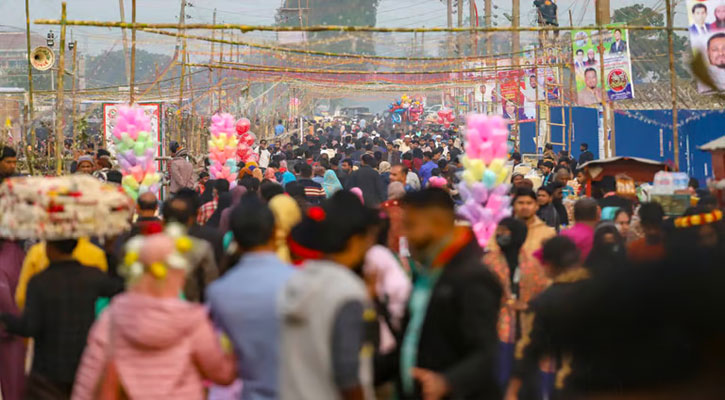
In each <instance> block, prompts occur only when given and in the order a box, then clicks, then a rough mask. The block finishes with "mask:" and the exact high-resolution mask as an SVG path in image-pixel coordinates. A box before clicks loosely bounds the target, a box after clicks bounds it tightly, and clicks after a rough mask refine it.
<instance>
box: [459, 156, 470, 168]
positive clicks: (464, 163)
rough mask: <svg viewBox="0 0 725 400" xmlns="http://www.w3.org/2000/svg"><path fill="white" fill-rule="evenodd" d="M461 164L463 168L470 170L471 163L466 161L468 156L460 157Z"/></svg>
mask: <svg viewBox="0 0 725 400" xmlns="http://www.w3.org/2000/svg"><path fill="white" fill-rule="evenodd" d="M461 164H462V165H463V168H465V169H469V168H471V162H470V160H468V156H463V157H461Z"/></svg>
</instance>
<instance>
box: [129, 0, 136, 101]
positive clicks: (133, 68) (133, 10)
mask: <svg viewBox="0 0 725 400" xmlns="http://www.w3.org/2000/svg"><path fill="white" fill-rule="evenodd" d="M131 21H132V22H133V27H132V28H131V77H130V78H129V80H128V82H129V84H128V86H129V89H130V90H129V92H130V95H129V101H128V103H129V104H133V103H134V100H135V99H134V92H135V91H136V88H135V86H136V0H131Z"/></svg>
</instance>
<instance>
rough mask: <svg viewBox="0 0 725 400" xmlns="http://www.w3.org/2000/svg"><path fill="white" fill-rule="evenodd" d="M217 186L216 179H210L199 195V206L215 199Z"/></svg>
mask: <svg viewBox="0 0 725 400" xmlns="http://www.w3.org/2000/svg"><path fill="white" fill-rule="evenodd" d="M215 186H216V180H209V181H207V182H206V185H205V186H204V191H203V192H202V193H201V196H199V206H203V205H204V204H206V203H208V202H210V201H212V200H214V187H215Z"/></svg>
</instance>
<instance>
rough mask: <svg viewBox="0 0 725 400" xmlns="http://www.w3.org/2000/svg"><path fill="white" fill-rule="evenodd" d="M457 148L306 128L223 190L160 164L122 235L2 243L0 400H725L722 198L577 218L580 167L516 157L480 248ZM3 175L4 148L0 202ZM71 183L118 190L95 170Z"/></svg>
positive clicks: (581, 205)
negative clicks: (161, 192) (465, 202)
mask: <svg viewBox="0 0 725 400" xmlns="http://www.w3.org/2000/svg"><path fill="white" fill-rule="evenodd" d="M275 130H276V131H278V132H277V133H278V134H279V135H282V134H283V133H284V127H282V129H275ZM463 146H464V144H463V143H462V136H461V135H460V134H459V132H458V131H457V130H456V129H455V128H454V129H449V130H443V131H429V130H428V129H427V128H413V127H411V128H409V129H408V130H407V131H403V130H399V129H393V130H387V129H385V128H384V127H383V126H382V125H381V124H377V123H368V124H365V126H364V129H361V128H360V126H346V125H344V124H335V125H332V126H320V125H316V126H315V127H313V131H312V132H310V134H308V135H306V136H304V137H303V138H300V137H299V136H291V137H289V138H288V139H285V141H284V142H283V140H281V139H279V138H277V139H275V138H270V139H261V140H259V141H258V143H257V144H256V145H255V152H256V153H257V154H258V161H257V162H248V163H245V164H243V165H240V171H239V174H238V176H237V179H236V180H234V181H233V182H230V181H228V180H224V179H221V180H218V179H211V178H210V176H209V173H208V172H207V171H206V169H205V166H203V165H195V164H194V163H193V162H191V161H190V160H189V157H188V152H187V151H186V150H185V149H184V148H183V146H181V145H179V144H178V143H171V145H170V148H169V150H170V151H171V154H172V157H171V160H170V161H168V163H167V171H168V177H167V180H168V188H167V196H166V198H165V199H164V200H163V201H161V199H159V198H158V197H157V195H156V194H154V193H151V192H147V193H142V194H141V195H140V196H139V197H138V199H137V200H136V215H135V217H134V219H133V222H132V224H131V227H130V229H129V230H128V231H127V232H124V233H122V234H120V235H116V236H113V237H103V236H90V237H81V238H73V239H62V240H47V241H40V242H37V243H34V242H33V241H18V240H12V239H11V238H0V390H1V393H2V399H4V400H16V399H22V398H28V399H67V398H72V399H99V398H101V399H119V398H133V399H136V398H138V399H158V398H168V399H171V398H174V399H202V398H209V399H232V398H234V399H239V398H241V399H245V400H248V399H277V398H279V399H294V400H300V399H310V400H321V399H373V398H377V399H394V398H398V399H426V400H435V399H444V398H450V399H497V398H505V399H548V398H607V399H610V398H612V399H613V398H652V399H655V398H658V399H659V398H662V399H664V398H703V399H705V398H707V399H709V398H722V396H723V394H724V393H725V391H724V390H723V389H722V384H721V383H720V376H721V374H720V373H721V372H723V371H722V370H723V367H722V365H723V364H722V355H721V354H720V352H721V351H720V348H721V346H720V343H722V341H721V339H722V334H723V333H725V331H724V330H723V328H725V326H723V324H722V322H720V319H718V318H716V315H717V313H718V312H719V310H720V305H721V304H722V300H723V298H722V291H721V290H720V287H721V282H722V278H723V276H722V275H723V272H722V268H720V265H721V263H722V261H725V259H724V258H723V255H725V254H723V251H722V250H723V249H725V246H723V245H724V244H725V243H724V242H725V231H723V222H722V216H723V215H722V212H721V211H720V210H719V209H718V208H717V202H716V201H715V198H714V197H713V196H712V195H710V194H709V193H707V191H703V190H701V189H698V191H697V192H696V193H695V189H696V188H695V187H694V183H693V188H692V190H693V194H697V197H698V198H699V203H698V204H696V205H694V206H693V207H691V208H689V209H688V210H687V211H686V212H685V214H684V215H682V216H666V215H665V212H664V210H663V208H662V206H661V205H659V204H657V203H654V202H642V203H640V202H638V201H637V199H636V198H630V197H627V196H625V195H622V194H621V193H618V192H617V188H616V183H615V182H614V177H607V178H605V179H602V180H601V182H598V183H597V185H596V187H593V188H589V189H590V191H591V192H592V193H593V196H592V197H588V196H586V195H585V194H586V189H585V186H586V184H591V183H587V179H586V176H585V173H584V172H583V171H582V170H580V169H577V165H582V164H584V163H586V162H588V161H591V160H592V159H593V156H592V154H591V152H589V151H588V149H587V147H586V145H582V146H581V148H580V153H581V154H580V156H579V158H578V159H575V158H574V157H573V155H572V154H569V153H568V152H566V151H561V152H559V153H558V154H557V153H555V152H554V151H553V146H551V145H547V146H546V148H545V151H544V154H543V157H542V158H541V159H540V160H537V161H536V162H532V161H531V160H522V157H521V154H519V153H517V152H515V151H514V152H512V153H511V154H510V160H509V164H508V166H509V167H510V169H511V174H510V184H511V190H510V200H511V205H512V214H513V215H511V216H510V217H507V218H504V219H502V220H501V221H500V222H498V225H497V227H496V230H495V233H494V235H493V237H492V239H491V240H490V241H489V243H488V244H487V245H486V246H485V248H482V247H481V246H480V245H479V242H478V240H477V239H476V237H475V235H474V233H473V231H472V230H471V227H470V226H469V225H468V224H466V222H465V221H463V220H462V219H461V218H459V217H458V215H457V213H456V207H457V205H458V204H460V202H461V198H460V195H459V193H458V191H457V186H456V184H457V183H458V180H459V175H460V171H461V170H462V156H463V154H464V151H463ZM16 162H17V155H16V153H15V151H14V150H13V149H12V148H10V147H3V148H2V153H1V155H0V180H1V181H6V180H8V179H10V178H12V177H14V176H16V175H17V174H16V171H15V169H16ZM73 170H74V173H77V174H91V175H93V176H95V177H97V178H98V179H100V180H103V181H106V182H108V183H109V184H120V182H121V174H120V172H118V170H117V169H115V168H114V165H113V162H112V158H111V155H110V153H109V152H107V151H106V150H103V149H100V150H98V151H97V152H95V153H94V154H87V155H83V156H81V157H79V158H78V160H77V161H76V162H75V163H74V166H73ZM713 317H715V318H713ZM25 338H31V339H32V341H27V340H25ZM31 349H32V351H31ZM27 357H31V358H32V363H31V365H32V366H31V367H30V369H29V370H28V371H27V373H26V369H25V363H26V358H27Z"/></svg>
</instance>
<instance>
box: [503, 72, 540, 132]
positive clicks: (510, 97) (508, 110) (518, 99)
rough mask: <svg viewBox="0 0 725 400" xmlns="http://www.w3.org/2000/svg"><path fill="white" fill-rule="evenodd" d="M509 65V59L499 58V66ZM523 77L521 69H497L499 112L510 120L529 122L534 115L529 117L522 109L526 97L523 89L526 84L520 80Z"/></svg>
mask: <svg viewBox="0 0 725 400" xmlns="http://www.w3.org/2000/svg"><path fill="white" fill-rule="evenodd" d="M510 65H511V64H510V60H499V68H501V67H502V66H503V67H507V66H510ZM523 77H524V70H523V69H506V70H503V71H501V70H499V71H498V86H499V99H500V105H501V114H502V115H503V117H504V118H506V119H508V120H510V121H515V120H516V119H518V121H519V122H531V121H534V119H535V115H534V116H531V117H530V116H527V115H526V112H525V110H524V108H525V102H526V98H525V96H524V93H523V90H524V89H525V88H526V85H525V84H524V82H523V81H522V79H523ZM517 114H518V115H517Z"/></svg>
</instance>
